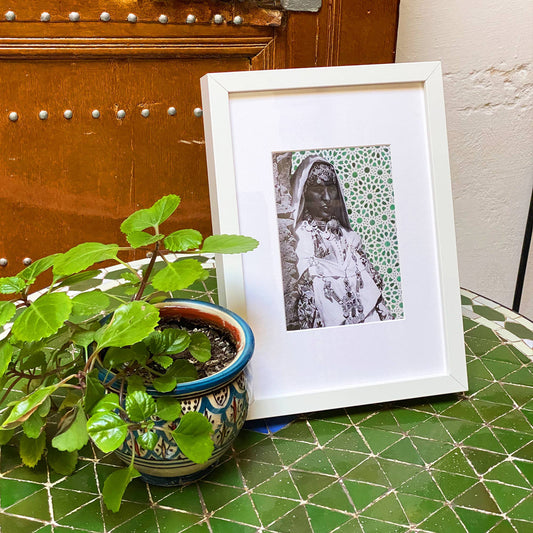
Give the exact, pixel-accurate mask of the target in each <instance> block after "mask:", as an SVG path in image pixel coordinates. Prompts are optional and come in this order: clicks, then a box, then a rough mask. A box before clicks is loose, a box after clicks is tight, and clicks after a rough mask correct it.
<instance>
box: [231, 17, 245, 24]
mask: <svg viewBox="0 0 533 533" xmlns="http://www.w3.org/2000/svg"><path fill="white" fill-rule="evenodd" d="M243 22H244V21H243V19H242V17H241V16H240V15H237V16H236V17H234V18H233V24H236V25H237V26H240V25H241V24H242V23H243Z"/></svg>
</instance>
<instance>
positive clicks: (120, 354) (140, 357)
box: [104, 342, 148, 368]
mask: <svg viewBox="0 0 533 533" xmlns="http://www.w3.org/2000/svg"><path fill="white" fill-rule="evenodd" d="M147 358H148V351H147V350H146V347H145V346H144V344H143V343H142V342H138V343H136V344H134V345H133V346H131V347H128V348H116V347H112V348H109V349H108V350H107V351H106V353H105V357H104V365H105V367H106V368H119V366H120V365H122V364H124V363H129V362H132V361H137V362H139V363H141V364H144V363H145V362H146V359H147Z"/></svg>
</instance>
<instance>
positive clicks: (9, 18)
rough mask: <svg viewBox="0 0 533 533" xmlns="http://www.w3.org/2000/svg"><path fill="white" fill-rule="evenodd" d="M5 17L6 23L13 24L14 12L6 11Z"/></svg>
mask: <svg viewBox="0 0 533 533" xmlns="http://www.w3.org/2000/svg"><path fill="white" fill-rule="evenodd" d="M5 17H6V20H7V21H8V22H13V21H14V20H15V19H16V18H17V17H16V15H15V12H14V11H6V14H5Z"/></svg>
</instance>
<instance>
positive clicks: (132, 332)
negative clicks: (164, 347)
mask: <svg viewBox="0 0 533 533" xmlns="http://www.w3.org/2000/svg"><path fill="white" fill-rule="evenodd" d="M158 322H159V310H158V309H157V308H156V307H154V306H153V305H150V304H147V303H146V302H139V301H135V302H129V303H126V304H122V305H121V306H119V307H118V308H117V309H116V311H115V312H114V313H113V318H112V319H111V322H109V324H108V325H107V327H105V328H102V329H100V330H98V332H97V334H96V341H97V342H98V347H99V348H100V349H102V348H106V347H108V346H117V347H122V346H126V345H128V344H135V343H136V342H139V341H141V340H142V339H144V337H146V336H147V335H148V334H150V333H151V332H152V331H153V330H154V329H155V327H156V326H157V324H158Z"/></svg>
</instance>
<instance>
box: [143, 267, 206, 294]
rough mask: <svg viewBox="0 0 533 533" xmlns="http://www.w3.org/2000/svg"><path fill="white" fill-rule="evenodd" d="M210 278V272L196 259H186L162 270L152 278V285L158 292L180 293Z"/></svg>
mask: <svg viewBox="0 0 533 533" xmlns="http://www.w3.org/2000/svg"><path fill="white" fill-rule="evenodd" d="M208 277H209V272H208V271H207V270H206V269H204V268H202V265H201V264H200V263H199V262H198V261H197V260H196V259H184V260H183V261H178V262H176V263H170V264H169V265H167V266H166V267H165V268H163V269H161V270H160V271H159V272H158V273H157V274H156V275H155V276H154V277H153V278H152V285H153V286H154V288H155V289H157V290H158V291H179V290H181V289H186V288H187V287H189V286H190V285H192V284H193V283H194V282H195V281H198V280H204V279H207V278H208Z"/></svg>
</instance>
